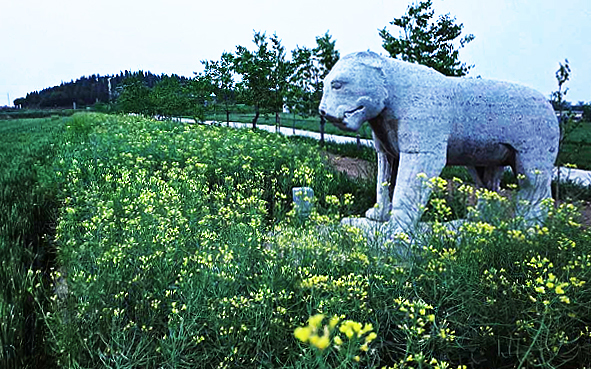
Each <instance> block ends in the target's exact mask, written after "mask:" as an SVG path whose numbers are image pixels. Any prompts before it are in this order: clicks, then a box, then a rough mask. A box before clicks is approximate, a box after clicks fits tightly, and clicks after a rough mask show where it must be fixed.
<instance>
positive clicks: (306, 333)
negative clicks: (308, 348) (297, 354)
mask: <svg viewBox="0 0 591 369" xmlns="http://www.w3.org/2000/svg"><path fill="white" fill-rule="evenodd" d="M293 334H294V336H295V337H296V338H297V339H298V340H300V341H302V342H308V339H309V338H310V335H311V334H312V328H310V327H309V326H308V327H297V328H296V329H295V331H294V332H293Z"/></svg>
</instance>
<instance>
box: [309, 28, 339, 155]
mask: <svg viewBox="0 0 591 369" xmlns="http://www.w3.org/2000/svg"><path fill="white" fill-rule="evenodd" d="M335 44H336V40H335V41H333V40H331V36H330V34H329V33H328V32H326V33H325V34H324V36H322V37H316V47H315V48H314V56H315V59H316V64H317V66H318V69H317V74H316V76H314V104H315V106H318V105H319V104H320V100H321V99H322V89H323V84H322V81H323V80H324V78H325V77H326V75H327V74H328V72H330V70H331V69H332V67H334V65H335V64H336V63H337V61H339V58H340V54H339V52H338V51H337V49H336V46H335ZM315 111H316V109H315ZM325 125H326V120H325V118H324V116H322V115H321V116H320V144H321V145H324V127H325Z"/></svg>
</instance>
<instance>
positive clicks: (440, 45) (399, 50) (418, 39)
mask: <svg viewBox="0 0 591 369" xmlns="http://www.w3.org/2000/svg"><path fill="white" fill-rule="evenodd" d="M432 5H433V2H432V1H431V0H426V1H421V2H419V3H418V4H416V3H415V4H414V5H411V6H409V7H408V10H407V13H406V14H405V15H403V16H402V17H400V18H394V20H393V21H392V22H390V24H392V25H394V26H397V27H400V28H401V29H402V30H401V32H400V35H399V37H398V38H396V37H394V36H392V35H391V34H390V32H388V30H387V29H386V28H385V27H384V28H383V29H382V30H379V33H380V36H381V37H382V39H383V43H382V46H383V47H384V49H386V51H388V53H389V54H390V55H391V56H392V57H393V58H400V59H402V60H404V61H408V62H412V63H418V64H422V65H426V66H428V67H431V68H433V69H435V70H437V71H439V72H441V73H443V74H445V75H446V76H464V75H466V74H468V71H469V70H470V68H472V66H467V65H466V64H465V63H462V62H460V61H459V49H461V48H463V47H464V46H465V45H466V44H467V43H469V42H471V41H472V40H474V35H472V34H469V35H466V36H464V37H462V38H460V39H459V43H460V45H459V48H457V49H456V45H455V44H454V41H455V40H456V39H457V38H458V37H460V35H461V33H462V29H463V24H461V23H460V24H455V21H456V19H455V18H451V17H450V15H449V14H446V15H441V16H439V18H438V19H437V20H436V21H434V20H432V19H433V16H434V14H435V12H434V11H433V10H432V9H431V6H432Z"/></svg>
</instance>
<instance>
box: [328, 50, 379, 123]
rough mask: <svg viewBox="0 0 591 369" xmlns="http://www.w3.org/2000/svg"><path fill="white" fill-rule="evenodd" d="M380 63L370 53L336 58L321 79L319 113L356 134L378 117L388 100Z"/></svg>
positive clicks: (377, 58) (374, 55)
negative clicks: (337, 59)
mask: <svg viewBox="0 0 591 369" xmlns="http://www.w3.org/2000/svg"><path fill="white" fill-rule="evenodd" d="M383 62H384V59H383V58H382V57H381V56H379V55H378V54H375V53H372V52H360V53H354V54H349V55H347V56H345V57H343V58H342V59H340V60H339V61H338V62H337V63H336V64H335V66H334V67H333V68H332V70H331V71H330V73H328V75H327V76H326V78H325V79H324V90H323V94H322V100H321V101H320V106H319V108H318V110H319V112H320V114H321V115H323V116H324V117H326V119H327V120H328V121H329V122H331V123H333V124H335V125H336V126H337V127H339V128H341V129H344V130H347V131H357V130H358V129H359V128H360V127H361V125H362V124H363V122H365V121H367V120H369V119H372V118H375V117H376V116H378V115H379V114H380V113H381V112H382V110H384V107H385V101H386V99H387V98H388V91H387V90H386V86H385V83H386V79H385V75H384V72H383V70H382V64H383Z"/></svg>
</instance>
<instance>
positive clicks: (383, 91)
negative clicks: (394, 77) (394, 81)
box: [357, 52, 389, 101]
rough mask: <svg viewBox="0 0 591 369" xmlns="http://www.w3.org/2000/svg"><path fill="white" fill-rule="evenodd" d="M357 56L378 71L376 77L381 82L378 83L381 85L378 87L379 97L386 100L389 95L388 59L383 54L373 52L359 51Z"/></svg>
mask: <svg viewBox="0 0 591 369" xmlns="http://www.w3.org/2000/svg"><path fill="white" fill-rule="evenodd" d="M357 57H358V58H359V61H360V63H361V64H363V65H365V66H366V67H369V68H371V69H372V70H373V71H375V72H376V78H377V79H378V80H379V82H378V83H376V85H377V86H379V88H377V95H378V96H377V97H378V98H379V99H381V100H382V101H385V100H386V99H387V98H388V96H389V95H388V89H387V88H386V86H387V79H386V73H385V72H384V67H385V63H386V60H385V59H384V58H383V57H382V56H380V55H378V54H376V53H373V52H362V53H358V54H357Z"/></svg>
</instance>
